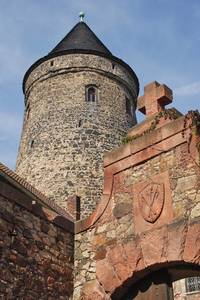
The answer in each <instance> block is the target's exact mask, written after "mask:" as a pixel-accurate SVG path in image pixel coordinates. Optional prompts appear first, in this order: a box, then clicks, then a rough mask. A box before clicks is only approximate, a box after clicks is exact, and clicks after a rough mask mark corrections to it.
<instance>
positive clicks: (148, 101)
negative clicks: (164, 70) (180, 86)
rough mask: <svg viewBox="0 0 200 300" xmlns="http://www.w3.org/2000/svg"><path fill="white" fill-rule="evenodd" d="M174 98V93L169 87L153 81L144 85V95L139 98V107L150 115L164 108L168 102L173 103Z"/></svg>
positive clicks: (147, 115)
mask: <svg viewBox="0 0 200 300" xmlns="http://www.w3.org/2000/svg"><path fill="white" fill-rule="evenodd" d="M172 99H173V94H172V90H171V89H170V88H169V87H167V86H166V85H165V84H160V83H158V82H157V81H153V82H152V83H150V84H148V85H146V86H145V87H144V96H141V97H139V98H138V102H137V108H138V110H139V111H141V112H142V113H143V114H145V115H146V117H149V116H151V115H154V114H157V113H159V112H160V111H162V110H164V108H165V106H166V105H167V104H170V103H172Z"/></svg>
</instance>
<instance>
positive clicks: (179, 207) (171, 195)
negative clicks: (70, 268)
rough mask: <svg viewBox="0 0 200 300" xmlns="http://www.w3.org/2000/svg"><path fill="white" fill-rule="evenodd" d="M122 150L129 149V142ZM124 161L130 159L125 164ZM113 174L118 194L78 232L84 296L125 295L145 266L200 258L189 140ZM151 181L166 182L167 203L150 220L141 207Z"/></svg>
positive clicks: (198, 198)
mask: <svg viewBox="0 0 200 300" xmlns="http://www.w3.org/2000/svg"><path fill="white" fill-rule="evenodd" d="M158 132H159V130H158ZM163 132H164V131H163ZM165 132H166V131H165ZM149 139H150V137H149ZM138 140H140V139H138ZM144 141H145V137H144V139H143V142H144ZM140 142H141V143H142V141H140ZM136 143H137V141H134V143H133V145H132V147H134V145H136ZM166 144H167V145H169V143H168V142H166ZM130 147H131V146H130ZM154 147H155V149H154ZM159 147H160V148H159ZM132 149H134V148H132ZM159 149H160V151H161V152H162V146H153V145H152V146H151V151H159ZM148 151H149V152H148ZM163 151H164V150H163ZM144 152H145V153H146V154H147V153H150V150H144ZM119 153H120V152H119ZM121 153H126V150H125V148H124V149H123V150H122V149H121ZM115 155H116V157H117V154H116V153H114V152H113V156H114V157H115ZM143 155H145V154H143ZM129 161H130V162H131V161H134V157H132V158H131V157H130V158H129ZM123 164H126V163H125V160H124V162H123V160H122V161H120V164H119V166H123ZM113 168H115V167H113ZM108 179H109V177H107V180H108ZM113 180H114V181H113V185H112V186H113V188H112V195H111V197H110V198H109V199H110V200H109V201H108V204H107V205H106V207H105V210H103V213H102V215H101V217H99V218H98V219H97V223H96V224H94V225H92V226H91V227H90V229H88V230H87V231H85V232H82V233H79V234H78V235H77V236H76V239H77V241H76V254H75V260H76V266H77V269H76V278H75V291H74V299H77V300H78V299H80V298H79V297H81V295H82V298H81V299H84V300H86V299H87V300H89V299H92V297H93V296H94V295H95V297H96V298H95V299H104V300H105V299H115V300H116V299H123V300H124V299H126V298H125V297H123V295H124V293H125V291H127V290H128V289H129V288H131V285H132V284H133V282H134V280H135V276H138V275H136V274H140V276H141V274H142V273H141V271H142V270H143V272H146V271H144V270H150V268H152V270H153V268H154V266H156V265H158V264H162V263H163V264H166V263H168V262H171V263H172V262H174V263H175V264H176V263H177V261H180V262H182V263H184V262H190V263H195V264H199V254H198V253H199V234H198V232H199V230H200V209H199V207H200V204H199V203H200V168H199V166H198V165H197V163H196V161H195V159H194V158H193V157H191V155H190V153H189V151H188V144H187V143H182V144H181V145H179V146H177V147H174V148H173V149H171V150H169V151H164V152H162V153H161V154H160V155H157V156H155V157H154V158H151V159H149V160H147V161H144V162H143V163H140V164H138V165H136V166H133V167H130V168H128V167H127V169H126V170H123V171H122V172H119V173H117V174H115V175H114V177H113ZM151 182H154V183H156V184H162V183H163V184H164V189H165V196H164V197H165V198H164V199H165V202H164V204H163V205H164V206H163V208H162V210H161V214H160V216H159V217H158V219H157V220H156V221H155V222H147V221H145V219H144V217H145V214H144V217H143V216H142V213H141V209H142V208H139V207H138V205H139V203H138V199H139V195H140V194H141V190H143V189H145V188H146V187H147V186H148V184H149V183H151ZM160 203H161V202H160ZM159 205H160V204H159ZM157 209H159V207H157ZM147 211H148V210H147ZM143 213H145V212H144V211H143ZM147 217H148V215H147ZM191 243H192V244H191ZM143 274H144V273H143ZM137 278H138V277H136V279H137ZM92 290H93V291H94V292H92ZM92 293H93V294H92ZM110 297H111V298H110Z"/></svg>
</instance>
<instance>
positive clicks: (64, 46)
mask: <svg viewBox="0 0 200 300" xmlns="http://www.w3.org/2000/svg"><path fill="white" fill-rule="evenodd" d="M68 50H88V51H98V52H100V53H103V54H107V55H112V54H111V52H110V51H109V50H108V49H107V48H106V46H105V45H104V44H103V43H102V42H101V41H100V40H99V39H98V37H97V36H96V35H95V33H94V32H93V31H92V30H91V29H90V28H89V26H88V25H87V24H86V23H84V22H79V23H77V24H76V25H75V26H74V27H73V28H72V30H71V31H70V32H69V33H68V34H67V35H66V36H65V37H64V39H63V40H62V41H61V42H60V43H58V45H57V46H56V47H55V48H54V49H53V50H52V51H51V52H50V53H49V54H53V53H57V52H61V51H68Z"/></svg>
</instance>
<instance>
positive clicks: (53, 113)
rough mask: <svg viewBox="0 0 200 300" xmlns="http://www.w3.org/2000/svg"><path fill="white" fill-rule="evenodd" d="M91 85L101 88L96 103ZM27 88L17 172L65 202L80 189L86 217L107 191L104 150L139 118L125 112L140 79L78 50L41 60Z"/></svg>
mask: <svg viewBox="0 0 200 300" xmlns="http://www.w3.org/2000/svg"><path fill="white" fill-rule="evenodd" d="M51 62H52V63H53V66H51ZM88 85H95V86H96V87H97V89H98V101H97V103H88V102H86V101H85V87H86V86H88ZM25 90H26V92H25V98H26V107H27V112H26V113H25V117H24V125H23V132H22V138H21V144H20V149H19V155H18V160H17V168H16V170H17V173H18V174H20V176H22V177H23V178H25V179H26V180H27V181H28V182H30V183H31V184H32V185H34V186H35V187H36V188H37V189H39V190H40V191H42V192H43V193H45V194H46V195H47V196H48V197H50V198H51V199H54V200H55V201H56V202H57V204H59V205H61V206H63V207H67V203H66V199H67V197H68V196H69V195H72V194H74V193H75V194H77V195H78V196H80V197H81V211H82V217H85V216H87V215H88V214H90V213H91V211H92V210H93V209H94V208H95V207H96V204H97V202H98V201H99V199H100V195H101V193H102V186H103V167H102V161H103V154H104V153H105V152H106V151H109V150H111V149H112V148H113V147H115V146H118V145H119V144H120V142H121V139H122V137H123V136H124V135H125V134H126V132H127V130H128V129H129V128H130V127H131V126H133V125H134V124H135V123H136V119H135V113H133V116H132V117H130V115H128V114H126V97H127V98H129V99H130V100H131V101H132V105H133V107H134V106H135V99H136V96H137V95H136V86H135V81H134V79H133V78H132V77H131V74H129V72H128V71H127V70H126V69H124V67H123V66H121V65H119V64H117V63H116V64H115V65H114V66H113V64H112V61H110V60H108V59H106V58H103V57H98V56H95V55H86V54H73V55H65V56H59V57H56V58H54V59H51V60H50V61H46V62H44V63H42V64H41V65H39V66H38V67H37V68H35V69H34V70H33V71H32V72H31V73H30V75H29V77H28V79H27V82H26V86H25Z"/></svg>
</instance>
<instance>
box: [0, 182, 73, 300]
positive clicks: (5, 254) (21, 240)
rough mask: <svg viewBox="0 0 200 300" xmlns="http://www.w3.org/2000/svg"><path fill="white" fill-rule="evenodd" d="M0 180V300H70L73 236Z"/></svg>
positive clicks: (49, 212) (21, 194)
mask: <svg viewBox="0 0 200 300" xmlns="http://www.w3.org/2000/svg"><path fill="white" fill-rule="evenodd" d="M0 179H1V183H2V186H1V189H0V270H1V271H0V299H13V300H14V299H26V300H31V299H41V300H43V299H45V300H46V299H49V300H50V299H52V300H53V299H63V300H64V299H71V298H70V296H71V295H72V291H73V275H72V272H73V239H74V237H73V234H72V233H70V232H68V231H67V230H66V229H64V228H62V227H61V226H58V225H56V224H55V223H53V222H51V221H50V220H49V217H48V214H49V216H50V215H51V211H48V210H46V212H47V214H45V213H42V211H41V209H39V207H37V209H35V213H33V212H31V211H30V210H29V209H26V208H25V207H26V206H27V208H28V206H30V205H29V204H28V203H29V202H30V203H31V201H30V199H29V198H27V196H25V195H24V194H23V193H21V192H20V191H17V190H16V189H15V188H13V187H12V186H10V184H8V183H6V182H4V180H3V181H2V178H1V177H0ZM6 195H7V196H6ZM15 196H16V200H19V201H20V199H23V202H24V206H21V205H19V203H17V202H19V201H15ZM25 198H27V201H26V200H25ZM26 202H27V203H26ZM30 207H31V206H30ZM50 219H51V217H50Z"/></svg>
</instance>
